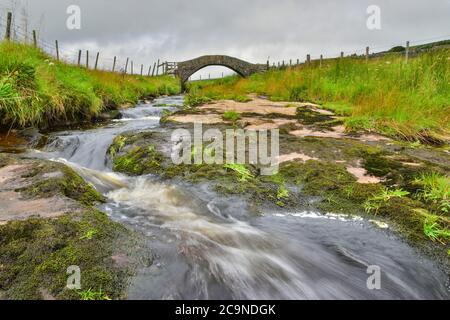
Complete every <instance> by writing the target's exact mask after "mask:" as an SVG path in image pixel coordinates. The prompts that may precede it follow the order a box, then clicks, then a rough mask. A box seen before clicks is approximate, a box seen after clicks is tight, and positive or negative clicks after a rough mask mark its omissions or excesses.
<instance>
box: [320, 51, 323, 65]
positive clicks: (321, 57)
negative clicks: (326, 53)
mask: <svg viewBox="0 0 450 320" xmlns="http://www.w3.org/2000/svg"><path fill="white" fill-rule="evenodd" d="M322 62H323V54H321V55H320V68H322Z"/></svg>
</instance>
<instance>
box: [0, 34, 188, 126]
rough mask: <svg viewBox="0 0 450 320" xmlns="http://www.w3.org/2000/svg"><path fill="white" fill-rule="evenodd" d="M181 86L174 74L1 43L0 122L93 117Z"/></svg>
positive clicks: (28, 123) (14, 123) (24, 123)
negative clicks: (82, 61)
mask: <svg viewBox="0 0 450 320" xmlns="http://www.w3.org/2000/svg"><path fill="white" fill-rule="evenodd" d="M179 91H180V87H179V84H178V81H177V80H176V79H174V78H171V77H165V76H162V77H155V78H146V77H140V76H130V75H122V74H118V73H112V72H104V71H93V70H86V69H84V68H79V67H76V66H73V65H68V64H65V63H62V62H56V61H54V60H53V59H51V58H50V57H49V56H47V55H46V54H44V53H43V52H42V51H40V50H39V49H35V48H33V47H30V46H27V45H21V44H15V43H9V42H2V43H0V126H1V125H3V126H17V127H25V126H31V125H35V126H38V125H50V126H51V125H52V123H54V122H56V121H60V120H79V119H89V118H91V117H93V116H96V115H98V114H99V113H100V112H102V111H104V110H105V109H112V108H117V107H118V106H120V105H122V104H126V103H136V102H137V100H138V99H140V98H143V97H150V96H158V95H162V94H176V93H178V92H179Z"/></svg>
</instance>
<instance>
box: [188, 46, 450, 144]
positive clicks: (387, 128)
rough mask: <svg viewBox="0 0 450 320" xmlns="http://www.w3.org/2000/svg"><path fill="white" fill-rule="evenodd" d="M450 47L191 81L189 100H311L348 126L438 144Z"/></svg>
mask: <svg viewBox="0 0 450 320" xmlns="http://www.w3.org/2000/svg"><path fill="white" fill-rule="evenodd" d="M449 52H450V50H449V49H440V50H433V51H430V52H426V53H422V54H420V55H419V56H418V57H417V58H413V59H410V61H409V63H408V64H405V62H404V58H403V57H402V56H399V55H397V54H389V55H385V56H383V57H380V58H373V59H371V60H370V61H369V63H366V62H365V59H361V58H357V57H352V58H345V59H342V60H341V59H332V60H326V61H324V65H323V67H322V68H320V67H319V65H318V63H316V62H315V63H312V65H311V66H310V67H307V66H300V67H298V68H292V69H286V70H274V71H270V72H267V73H265V74H255V75H253V76H252V77H250V78H249V79H240V78H238V77H230V78H227V79H221V80H216V81H206V82H195V83H192V84H190V87H189V90H190V95H189V99H190V100H193V101H201V100H202V99H208V100H212V99H223V98H228V99H229V98H232V97H236V96H245V95H247V94H249V93H257V94H260V95H267V96H268V97H269V98H270V99H272V100H276V101H312V102H316V103H320V104H322V105H324V106H325V107H327V108H329V109H331V110H334V111H335V112H336V113H337V114H339V115H345V116H348V118H347V120H346V123H345V124H346V126H347V128H348V129H350V130H359V129H365V130H376V131H378V132H382V133H384V134H387V135H390V136H395V137H400V138H405V139H409V140H411V141H417V140H419V141H422V142H437V141H439V137H441V136H442V135H446V134H448V132H449V130H450V104H449V101H450V67H449V63H450V60H449Z"/></svg>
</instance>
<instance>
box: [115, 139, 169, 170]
mask: <svg viewBox="0 0 450 320" xmlns="http://www.w3.org/2000/svg"><path fill="white" fill-rule="evenodd" d="M149 135H150V136H151V134H149ZM142 137H145V134H144V135H143V136H142ZM138 139H139V138H136V137H134V139H129V138H128V137H126V136H123V135H120V136H118V137H116V138H115V139H114V142H113V144H112V145H111V146H110V148H109V155H110V156H111V157H112V158H113V159H114V161H113V169H114V170H115V171H118V172H124V173H128V174H131V175H142V174H149V173H157V172H160V169H161V162H162V160H163V157H162V155H161V154H160V153H159V152H157V151H156V148H155V146H154V145H141V144H140V145H133V143H134V142H136V141H137V140H138ZM122 151H123V152H122ZM119 154H120V155H119Z"/></svg>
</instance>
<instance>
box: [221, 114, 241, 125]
mask: <svg viewBox="0 0 450 320" xmlns="http://www.w3.org/2000/svg"><path fill="white" fill-rule="evenodd" d="M222 118H223V120H225V121H230V122H233V123H235V122H236V121H238V120H239V119H241V115H240V114H239V113H237V112H236V111H226V112H224V114H223V116H222Z"/></svg>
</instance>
